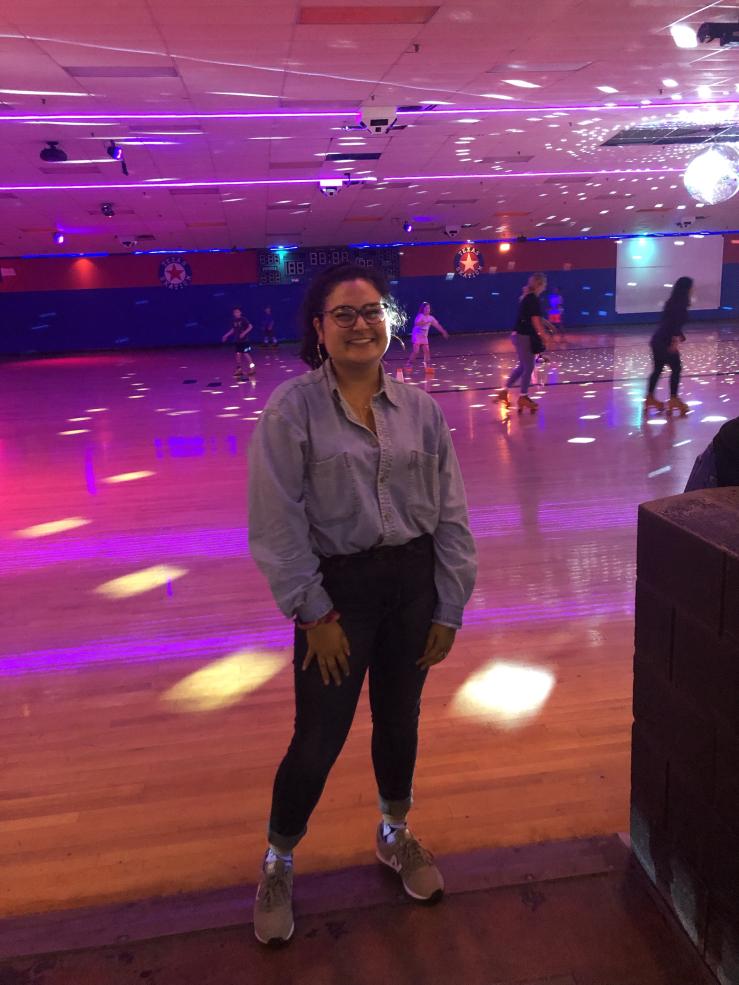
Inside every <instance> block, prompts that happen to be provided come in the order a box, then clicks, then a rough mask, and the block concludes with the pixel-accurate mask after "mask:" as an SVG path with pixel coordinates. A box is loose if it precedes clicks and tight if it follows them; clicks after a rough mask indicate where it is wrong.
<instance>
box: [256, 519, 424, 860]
mask: <svg viewBox="0 0 739 985" xmlns="http://www.w3.org/2000/svg"><path fill="white" fill-rule="evenodd" d="M321 572H322V574H323V583H324V586H325V588H326V591H327V592H328V594H329V595H330V596H331V599H332V601H333V603H334V607H335V608H336V609H337V611H338V612H340V613H341V626H342V628H343V630H344V632H345V633H346V636H347V639H348V640H349V646H350V648H351V655H350V656H349V658H348V659H349V666H350V669H351V673H350V675H349V677H345V678H344V679H343V681H342V683H341V685H340V686H338V687H337V686H336V685H335V684H334V683H333V682H332V683H331V684H329V685H325V684H324V683H323V681H322V679H321V675H320V672H319V670H318V665H317V663H316V661H315V660H314V661H313V662H312V663H311V665H310V667H309V668H308V670H306V671H303V670H302V669H301V665H302V662H303V660H304V658H305V654H306V649H307V641H306V634H305V633H304V632H303V631H302V630H299V629H296V631H295V651H294V673H295V732H294V735H293V738H292V741H291V743H290V746H289V748H288V750H287V754H286V756H285V758H284V759H283V761H282V763H281V765H280V767H279V769H278V771H277V776H276V778H275V784H274V791H273V795H272V810H271V814H270V821H269V840H270V842H271V843H272V844H273V845H275V846H276V847H278V848H281V849H283V850H284V851H290V850H292V849H293V848H294V847H295V845H297V843H298V842H299V841H300V839H301V838H302V837H303V835H304V834H305V832H306V829H307V825H308V819H309V818H310V815H311V813H312V812H313V809H314V807H315V806H316V804H317V803H318V800H319V798H320V796H321V793H322V791H323V787H324V784H325V783H326V779H327V777H328V774H329V771H330V770H331V767H332V766H333V764H334V762H335V761H336V758H337V757H338V755H339V753H340V752H341V749H342V747H343V745H344V742H345V740H346V737H347V735H348V734H349V729H350V727H351V724H352V721H353V719H354V713H355V711H356V707H357V702H358V700H359V694H360V692H361V690H362V684H363V681H364V677H365V674H366V673H367V671H368V670H369V693H370V707H371V710H372V763H373V765H374V770H375V778H376V780H377V787H378V791H379V795H380V809H381V810H382V811H383V813H386V814H390V815H391V816H393V817H397V818H399V819H400V818H403V817H405V815H406V813H407V811H408V810H409V808H410V806H411V801H412V785H413V771H414V768H415V764H416V750H417V748H418V719H419V714H420V710H421V691H422V689H423V685H424V681H425V680H426V673H427V672H426V671H423V670H420V669H419V668H418V667H417V666H416V661H417V660H418V659H419V658H420V657H421V656H422V654H423V651H424V647H425V645H426V638H427V636H428V632H429V629H430V628H431V620H432V616H433V613H434V608H435V606H436V598H437V597H436V589H435V587H434V545H433V540H432V538H431V537H430V536H429V535H425V536H423V537H418V538H416V539H415V540H412V541H410V542H409V543H407V544H404V545H402V546H400V547H379V548H375V549H373V550H370V551H364V552H363V553H361V554H351V555H346V556H337V557H331V558H324V559H322V561H321Z"/></svg>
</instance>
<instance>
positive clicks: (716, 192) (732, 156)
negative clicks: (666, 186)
mask: <svg viewBox="0 0 739 985" xmlns="http://www.w3.org/2000/svg"><path fill="white" fill-rule="evenodd" d="M738 163H739V158H737V154H736V152H735V151H734V150H733V148H728V147H709V149H708V150H706V151H703V152H702V153H700V154H698V156H697V157H694V158H693V160H692V161H691V162H690V164H689V165H688V166H687V168H686V169H685V174H684V175H683V181H684V182H685V187H686V188H687V190H688V192H689V193H690V194H691V195H692V197H693V198H694V199H696V201H699V202H705V203H707V204H708V205H717V204H718V203H719V202H726V201H728V199H730V198H732V197H733V196H734V195H736V193H737V192H738V191H739V173H738V170H737V164H738Z"/></svg>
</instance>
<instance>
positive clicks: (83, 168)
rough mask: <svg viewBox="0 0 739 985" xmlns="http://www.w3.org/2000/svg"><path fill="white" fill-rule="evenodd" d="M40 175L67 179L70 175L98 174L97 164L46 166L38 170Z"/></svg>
mask: <svg viewBox="0 0 739 985" xmlns="http://www.w3.org/2000/svg"><path fill="white" fill-rule="evenodd" d="M39 171H40V172H41V173H42V174H55V175H56V176H57V177H58V178H67V177H69V175H70V174H100V173H101V171H100V168H99V167H98V166H97V164H47V165H44V166H43V167H40V168H39Z"/></svg>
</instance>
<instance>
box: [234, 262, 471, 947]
mask: <svg viewBox="0 0 739 985" xmlns="http://www.w3.org/2000/svg"><path fill="white" fill-rule="evenodd" d="M396 319H397V313H396V308H395V306H394V304H393V302H392V299H391V298H390V295H389V288H388V286H387V283H386V282H385V280H384V278H383V277H382V275H381V274H380V273H379V272H377V271H374V270H372V269H368V268H364V267H355V266H352V265H343V266H339V267H333V268H331V269H329V270H327V271H325V272H324V273H323V274H321V275H319V276H318V277H317V278H316V280H315V281H314V282H313V284H312V285H311V286H310V288H309V290H308V293H307V295H306V297H305V299H304V303H303V323H304V330H305V334H304V341H303V348H302V352H301V355H302V358H303V360H304V361H305V362H307V363H308V365H309V366H311V367H313V372H310V373H305V374H304V375H302V376H301V377H298V378H297V379H293V380H289V381H287V382H285V383H283V384H282V385H280V386H279V387H277V388H276V390H275V391H274V393H273V394H272V396H271V398H270V400H269V401H268V403H267V407H266V409H265V412H264V414H263V415H262V417H261V419H260V422H259V424H258V425H257V428H256V431H255V433H254V438H253V440H252V444H251V448H250V481H249V543H250V546H251V552H252V556H253V557H254V560H255V561H256V563H257V564H258V566H259V568H260V569H261V570H262V572H263V573H264V574H265V576H266V577H267V579H268V581H269V583H270V587H271V589H272V593H273V595H274V597H275V600H276V602H277V604H278V606H279V607H280V609H281V610H282V612H283V613H284V614H285V615H286V616H288V617H289V618H294V619H295V622H296V629H295V648H294V680H295V707H296V714H295V731H294V734H293V738H292V741H291V742H290V746H289V748H288V751H287V754H286V756H285V758H284V759H283V761H282V763H281V765H280V767H279V769H278V771H277V776H276V779H275V784H274V791H273V797H272V809H271V814H270V819H269V829H268V848H267V854H266V856H265V860H264V866H263V875H262V880H261V882H260V885H259V889H258V891H257V897H256V901H255V904H254V930H255V933H256V936H257V938H258V939H259V940H260V941H262V942H263V943H268V942H270V941H280V940H283V941H284V940H288V939H289V938H290V936H291V935H292V932H293V913H292V862H293V850H294V848H295V847H296V846H297V844H298V843H299V841H300V840H301V838H302V837H303V835H304V834H305V832H306V829H307V825H308V820H309V818H310V816H311V813H312V811H313V809H314V807H315V806H316V804H317V802H318V799H319V797H320V796H321V792H322V790H323V786H324V783H325V782H326V778H327V776H328V773H329V771H330V769H331V767H332V765H333V763H334V761H335V760H336V758H337V756H338V755H339V752H340V751H341V748H342V746H343V744H344V741H345V739H346V737H347V734H348V732H349V729H350V726H351V724H352V720H353V718H354V712H355V709H356V706H357V701H358V699H359V694H360V691H361V688H362V682H363V680H364V677H365V674H366V673H367V672H369V683H370V704H371V709H372V761H373V765H374V771H375V777H376V780H377V786H378V791H379V805H380V813H381V819H380V822H379V826H378V828H377V835H376V844H375V851H376V854H377V857H378V859H379V860H380V861H381V862H383V863H384V864H386V865H388V866H390V867H392V868H393V869H394V870H395V871H396V872H398V874H399V876H400V878H401V880H402V882H403V886H404V888H405V890H406V892H407V893H408V894H409V895H410V896H412V897H413V898H415V899H420V900H426V901H429V900H435V899H437V898H439V897H440V896H441V894H442V892H443V889H444V880H443V878H442V876H441V873H440V872H439V870H438V869H437V867H436V865H435V864H434V860H433V856H432V855H431V854H430V852H428V851H426V849H425V848H423V847H422V846H421V844H420V842H419V841H418V840H417V839H416V838H415V837H414V836H413V835H412V834H411V832H410V831H409V829H408V826H407V823H406V816H407V814H408V810H409V809H410V806H411V802H412V782H413V771H414V766H415V760H416V748H417V741H418V719H419V711H420V699H421V690H422V688H423V684H424V681H425V679H426V675H427V673H428V670H429V668H430V667H432V666H434V665H435V664H437V663H439V662H440V661H442V660H443V659H444V658H445V657H446V656H447V655H448V653H449V651H450V650H451V648H452V646H453V644H454V637H455V633H456V631H457V629H458V628H459V627H460V626H461V624H462V611H463V608H464V605H465V603H466V602H467V600H468V598H469V596H470V594H471V592H472V587H473V583H474V578H475V571H476V561H475V548H474V544H473V541H472V536H471V534H470V530H469V525H468V519H467V506H466V502H465V494H464V487H463V484H462V477H461V474H460V470H459V464H458V462H457V457H456V455H455V452H454V447H453V445H452V442H451V436H450V434H449V429H448V427H447V425H446V422H445V420H444V417H443V416H442V413H441V411H440V409H439V406H438V404H437V403H436V402H435V401H434V400H433V398H431V397H429V396H428V395H427V394H425V393H423V392H422V391H420V390H417V389H415V388H411V387H406V386H403V385H402V384H401V383H398V382H396V381H395V380H393V379H392V378H391V377H389V376H387V375H386V374H385V372H384V371H383V368H382V365H381V359H382V357H383V355H384V354H385V352H386V350H387V348H388V345H389V343H390V337H391V333H392V328H393V325H394V322H395V321H396Z"/></svg>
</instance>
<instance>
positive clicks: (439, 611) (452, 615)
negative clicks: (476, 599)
mask: <svg viewBox="0 0 739 985" xmlns="http://www.w3.org/2000/svg"><path fill="white" fill-rule="evenodd" d="M463 612H464V607H463V606H461V605H450V604H449V603H448V602H438V603H437V605H436V609H435V610H434V617H433V619H432V622H436V623H438V624H439V625H440V626H448V627H449V628H450V629H460V627H461V626H462V613H463Z"/></svg>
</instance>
